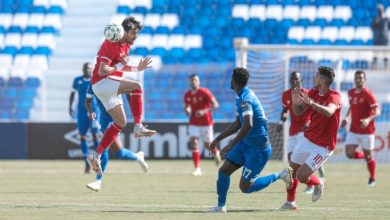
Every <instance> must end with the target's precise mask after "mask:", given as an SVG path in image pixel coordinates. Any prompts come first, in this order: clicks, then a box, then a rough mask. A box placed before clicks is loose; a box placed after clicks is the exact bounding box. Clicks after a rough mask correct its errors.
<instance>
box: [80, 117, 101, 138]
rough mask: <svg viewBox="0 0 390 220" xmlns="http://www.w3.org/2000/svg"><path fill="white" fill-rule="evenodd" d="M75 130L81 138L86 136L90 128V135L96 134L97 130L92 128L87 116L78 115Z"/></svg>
mask: <svg viewBox="0 0 390 220" xmlns="http://www.w3.org/2000/svg"><path fill="white" fill-rule="evenodd" d="M77 128H78V129H79V133H80V135H81V136H85V135H87V132H88V129H89V128H91V132H92V134H97V133H98V132H99V128H93V127H92V121H91V120H89V118H88V116H87V115H78V116H77Z"/></svg>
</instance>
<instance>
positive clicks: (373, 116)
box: [360, 106, 381, 128]
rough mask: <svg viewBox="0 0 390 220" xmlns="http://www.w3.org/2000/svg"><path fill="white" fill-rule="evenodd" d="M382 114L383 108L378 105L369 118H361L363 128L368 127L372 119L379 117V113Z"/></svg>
mask: <svg viewBox="0 0 390 220" xmlns="http://www.w3.org/2000/svg"><path fill="white" fill-rule="evenodd" d="M380 114H381V110H380V109H379V106H376V107H374V108H372V109H371V115H370V116H368V117H367V118H363V119H361V120H360V124H361V126H362V127H363V128H365V127H367V126H368V124H370V122H371V121H372V120H374V119H375V118H376V117H378V116H379V115H380Z"/></svg>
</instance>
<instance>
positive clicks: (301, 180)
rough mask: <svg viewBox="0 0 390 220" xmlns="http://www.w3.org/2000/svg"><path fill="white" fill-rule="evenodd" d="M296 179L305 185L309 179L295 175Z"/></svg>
mask: <svg viewBox="0 0 390 220" xmlns="http://www.w3.org/2000/svg"><path fill="white" fill-rule="evenodd" d="M297 178H298V181H299V182H300V183H306V182H307V181H308V180H309V177H307V176H303V175H297Z"/></svg>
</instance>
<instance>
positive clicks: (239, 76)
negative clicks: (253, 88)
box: [232, 67, 250, 86]
mask: <svg viewBox="0 0 390 220" xmlns="http://www.w3.org/2000/svg"><path fill="white" fill-rule="evenodd" d="M249 77H250V74H249V72H248V70H247V69H245V68H242V67H236V68H235V69H234V70H233V75H232V79H233V80H234V82H236V83H237V84H238V85H240V86H246V85H247V84H248V80H249Z"/></svg>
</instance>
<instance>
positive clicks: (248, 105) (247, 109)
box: [240, 98, 253, 117]
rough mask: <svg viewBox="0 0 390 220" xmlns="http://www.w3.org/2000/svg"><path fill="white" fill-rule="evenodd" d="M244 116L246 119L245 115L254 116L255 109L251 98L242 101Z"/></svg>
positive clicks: (241, 106)
mask: <svg viewBox="0 0 390 220" xmlns="http://www.w3.org/2000/svg"><path fill="white" fill-rule="evenodd" d="M240 108H241V112H242V116H243V117H244V116H245V115H253V107H252V100H251V99H249V98H244V99H243V100H242V101H241V104H240Z"/></svg>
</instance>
